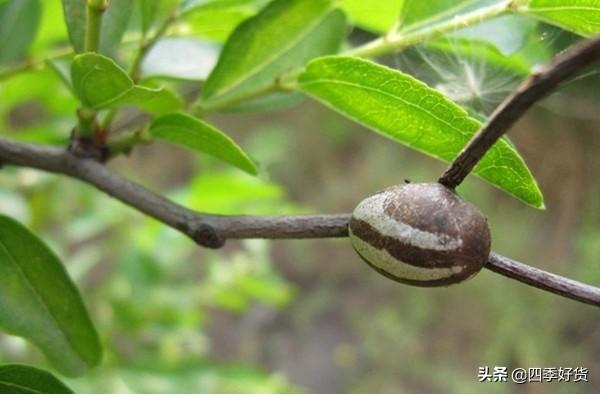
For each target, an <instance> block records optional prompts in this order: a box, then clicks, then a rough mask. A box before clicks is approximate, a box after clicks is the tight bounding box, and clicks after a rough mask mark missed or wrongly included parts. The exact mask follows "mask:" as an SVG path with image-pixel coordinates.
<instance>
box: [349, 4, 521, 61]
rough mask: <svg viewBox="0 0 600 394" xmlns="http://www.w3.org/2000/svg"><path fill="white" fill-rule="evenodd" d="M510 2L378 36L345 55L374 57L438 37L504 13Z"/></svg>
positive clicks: (510, 7) (507, 9)
mask: <svg viewBox="0 0 600 394" xmlns="http://www.w3.org/2000/svg"><path fill="white" fill-rule="evenodd" d="M512 4H513V1H512V0H505V1H502V2H500V3H496V4H492V5H490V6H488V7H483V8H479V9H477V10H475V11H472V12H469V13H466V14H464V15H460V16H457V17H454V18H452V19H450V20H447V21H443V22H440V23H438V24H435V25H433V26H430V27H427V28H423V29H419V30H417V31H412V32H409V33H403V32H398V33H396V34H391V35H386V36H384V37H379V38H377V39H375V40H373V41H371V42H368V43H366V44H365V45H362V46H360V47H357V48H354V49H351V50H350V51H348V52H346V53H345V55H348V56H358V57H375V56H381V55H386V54H389V53H393V52H397V51H400V50H402V49H405V48H407V47H409V46H412V45H415V44H419V43H421V42H423V41H426V40H428V39H431V38H435V37H438V36H440V35H442V34H444V33H448V32H451V31H454V30H459V29H462V28H465V27H469V26H473V25H475V24H478V23H481V22H483V21H486V20H489V19H493V18H496V17H498V16H501V15H504V14H506V13H508V12H509V11H510V10H511V9H512Z"/></svg>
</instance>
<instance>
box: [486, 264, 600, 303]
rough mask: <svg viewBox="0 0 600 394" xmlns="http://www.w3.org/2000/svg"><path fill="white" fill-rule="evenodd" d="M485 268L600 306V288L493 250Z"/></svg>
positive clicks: (527, 283)
mask: <svg viewBox="0 0 600 394" xmlns="http://www.w3.org/2000/svg"><path fill="white" fill-rule="evenodd" d="M485 268H487V269H489V270H490V271H493V272H496V273H498V274H500V275H503V276H506V277H507V278H511V279H514V280H517V281H519V282H521V283H525V284H526V285H529V286H533V287H537V288H538V289H542V290H546V291H549V292H551V293H554V294H558V295H561V296H563V297H567V298H570V299H572V300H576V301H580V302H583V303H586V304H590V305H596V306H600V288H598V287H594V286H590V285H586V284H583V283H581V282H577V281H574V280H572V279H568V278H564V277H562V276H559V275H556V274H552V273H550V272H546V271H542V270H540V269H538V268H534V267H531V266H529V265H526V264H523V263H519V262H518V261H514V260H511V259H509V258H508V257H504V256H500V255H499V254H496V253H493V252H492V253H491V254H490V258H489V259H488V262H487V264H486V265H485Z"/></svg>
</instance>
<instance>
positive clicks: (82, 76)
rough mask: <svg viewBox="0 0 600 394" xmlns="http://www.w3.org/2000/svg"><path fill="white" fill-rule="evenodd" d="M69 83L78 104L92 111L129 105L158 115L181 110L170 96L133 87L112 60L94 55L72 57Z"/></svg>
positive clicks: (175, 99)
mask: <svg viewBox="0 0 600 394" xmlns="http://www.w3.org/2000/svg"><path fill="white" fill-rule="evenodd" d="M71 81H72V83H73V88H74V90H75V92H76V94H77V96H78V97H79V99H80V100H81V102H82V103H83V104H84V105H86V106H88V107H90V108H94V109H104V108H117V107H122V106H127V105H132V106H135V107H138V108H140V109H141V110H144V111H147V112H151V113H158V114H160V113H166V112H172V111H175V110H177V109H178V108H179V107H180V106H181V102H180V101H179V99H178V98H177V97H176V96H175V95H174V94H173V93H171V92H169V91H168V90H165V89H151V88H148V87H145V86H139V85H136V84H134V82H133V80H132V79H131V78H130V77H129V75H127V72H125V70H123V69H122V68H120V67H119V66H118V65H117V64H116V63H115V62H114V61H113V60H111V59H109V58H107V57H104V56H102V55H98V54H94V53H86V54H83V55H77V56H75V58H74V60H73V63H72V64H71Z"/></svg>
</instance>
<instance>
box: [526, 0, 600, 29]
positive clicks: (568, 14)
mask: <svg viewBox="0 0 600 394" xmlns="http://www.w3.org/2000/svg"><path fill="white" fill-rule="evenodd" d="M519 11H521V12H525V13H527V14H529V15H532V16H534V17H536V18H539V19H540V20H542V21H544V22H547V23H550V24H552V25H555V26H558V27H561V28H563V29H565V30H569V31H571V32H573V33H577V34H579V35H582V36H592V35H594V34H598V32H600V1H598V0H529V2H528V3H527V4H526V5H525V6H523V7H520V8H519Z"/></svg>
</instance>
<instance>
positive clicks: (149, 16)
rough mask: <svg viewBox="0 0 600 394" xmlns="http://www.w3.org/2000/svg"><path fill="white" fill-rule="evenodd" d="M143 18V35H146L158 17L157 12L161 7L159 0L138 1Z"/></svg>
mask: <svg viewBox="0 0 600 394" xmlns="http://www.w3.org/2000/svg"><path fill="white" fill-rule="evenodd" d="M138 3H139V6H140V11H141V16H142V18H141V19H142V33H143V34H144V35H145V34H146V33H147V32H148V30H150V27H151V26H152V23H153V22H154V19H155V17H156V11H158V6H159V5H160V1H159V0H138Z"/></svg>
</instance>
